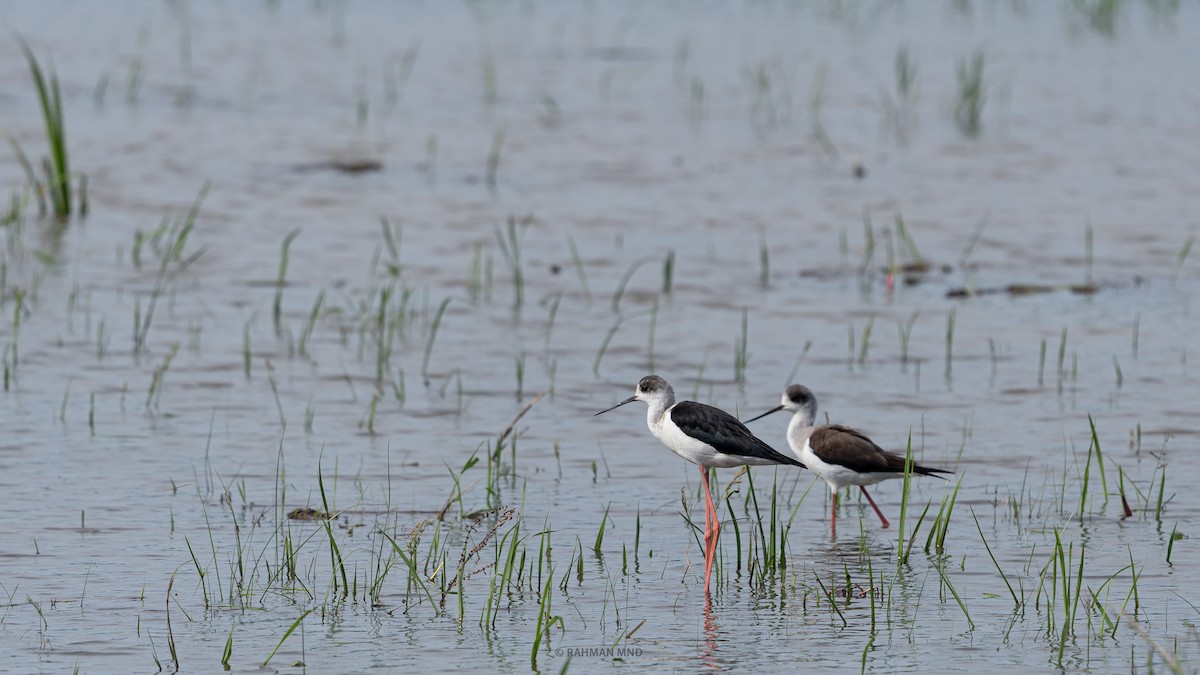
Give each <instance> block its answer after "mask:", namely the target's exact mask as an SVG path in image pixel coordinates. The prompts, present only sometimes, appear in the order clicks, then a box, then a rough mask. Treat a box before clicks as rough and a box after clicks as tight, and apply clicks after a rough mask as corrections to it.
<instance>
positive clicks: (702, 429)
mask: <svg viewBox="0 0 1200 675" xmlns="http://www.w3.org/2000/svg"><path fill="white" fill-rule="evenodd" d="M671 421H672V422H674V423H675V424H676V426H678V427H679V428H680V429H681V430H682V431H683V433H685V434H687V435H688V436H691V437H692V438H695V439H696V440H698V441H701V442H702V443H707V444H709V445H711V446H713V447H714V448H716V449H717V451H718V452H721V453H724V454H726V455H732V456H734V457H757V458H759V459H766V460H770V461H772V462H775V463H777V464H790V465H792V466H798V467H801V468H804V465H803V464H801V463H800V462H799V461H798V460H795V459H792V458H791V457H788V456H787V455H784V454H781V453H779V452H777V451H776V450H775V449H774V448H772V447H771V446H769V445H767V444H766V443H764V442H763V441H761V440H759V439H758V438H757V437H755V435H754V434H752V433H750V430H749V429H747V428H746V425H744V424H742V423H741V422H739V421H738V420H737V418H736V417H734V416H733V415H730V414H729V413H727V412H725V411H724V410H721V409H720V408H714V407H712V406H710V405H704V404H703V403H696V402H695V401H680V402H679V403H677V404H675V406H674V407H673V408H671Z"/></svg>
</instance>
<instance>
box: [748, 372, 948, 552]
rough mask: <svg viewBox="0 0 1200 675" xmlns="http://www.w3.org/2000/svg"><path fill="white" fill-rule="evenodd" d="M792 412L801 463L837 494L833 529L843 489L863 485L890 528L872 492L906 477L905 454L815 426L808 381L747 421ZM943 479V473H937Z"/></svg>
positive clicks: (792, 441) (917, 468) (791, 437)
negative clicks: (870, 487)
mask: <svg viewBox="0 0 1200 675" xmlns="http://www.w3.org/2000/svg"><path fill="white" fill-rule="evenodd" d="M780 410H787V411H789V412H791V413H792V420H791V421H790V422H788V429H787V439H788V445H790V446H791V447H792V452H794V453H796V456H797V457H799V458H800V461H802V462H804V464H805V465H806V466H807V467H808V468H809V469H810V470H811V471H812V472H813V473H815V474H817V475H818V476H820V477H821V478H822V479H824V481H825V482H826V483H828V484H829V489H830V491H832V492H833V510H832V511H831V512H830V515H829V530H830V533H831V534H833V535H835V536H836V534H837V498H838V490H840V489H842V488H844V487H847V486H850V485H857V486H858V488H859V489H860V490H862V493H863V495H864V496H866V498H867V501H868V502H870V503H871V508H873V509H875V513H876V514H877V515H878V516H879V522H880V523H882V524H883V526H884V527H885V528H886V527H888V526H889V525H890V523H888V519H887V518H885V517H884V516H883V512H882V511H880V510H879V506H877V505H876V504H875V500H874V499H872V498H871V493H869V492H867V487H866V486H868V485H874V484H876V483H878V482H880V481H884V480H887V479H889V478H903V477H904V458H903V457H901V456H900V455H897V454H894V453H891V452H888V451H886V450H884V449H883V448H880V447H879V446H878V445H875V442H874V441H872V440H871V439H869V438H867V437H866V435H865V434H863V433H862V432H861V431H859V430H857V429H852V428H850V427H844V426H841V425H839V424H826V425H822V426H819V427H818V426H813V422H814V421H815V420H816V417H817V397H816V396H815V395H814V394H813V393H812V390H811V389H809V388H808V387H805V386H804V385H800V384H793V385H792V386H790V387H788V388H787V390H786V391H785V392H783V402H782V403H780V404H779V405H778V406H777V407H775V408H771V409H770V410H768V411H767V412H765V413H763V414H761V415H759V416H758V417H752V418H750V419H748V420H746V422H747V423H749V422H753V421H754V420H757V419H761V418H763V417H766V416H767V415H770V414H771V413H775V412H779V411H780ZM912 472H913V473H914V474H916V475H920V476H936V474H939V473H954V472H953V471H946V470H945V469H931V468H929V467H925V466H921V465H919V464H916V463H914V464H913V466H912ZM937 477H938V478H941V476H937Z"/></svg>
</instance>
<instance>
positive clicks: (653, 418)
mask: <svg viewBox="0 0 1200 675" xmlns="http://www.w3.org/2000/svg"><path fill="white" fill-rule="evenodd" d="M673 405H675V394H674V392H672V391H665V392H663V393H662V394H661V395H659V396H655V397H654V398H651V399H647V400H646V426H648V427H650V433H652V434H654V436H655V437H656V438H657V437H658V432H659V431H660V430H661V429H662V425H663V421H664V419H665V416H666V413H667V410H668V409H669V408H670V407H671V406H673Z"/></svg>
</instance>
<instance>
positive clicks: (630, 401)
mask: <svg viewBox="0 0 1200 675" xmlns="http://www.w3.org/2000/svg"><path fill="white" fill-rule="evenodd" d="M636 400H637V397H636V396H630V397H629V398H627V399H625V400H624V401H621V402H620V403H618V404H616V405H614V406H613V407H611V408H605V409H604V410H601V411H600V412H598V413H596V415H603V414H604V413H606V412H608V411H609V410H616V409H617V408H620V407H621V406H623V405H625V404H626V403H633V402H634V401H636ZM596 415H592V417H595V416H596Z"/></svg>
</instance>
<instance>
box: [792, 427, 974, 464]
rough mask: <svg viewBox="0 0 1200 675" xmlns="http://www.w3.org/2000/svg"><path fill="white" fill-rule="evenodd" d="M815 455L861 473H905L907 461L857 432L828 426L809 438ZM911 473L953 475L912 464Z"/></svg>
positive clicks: (820, 428)
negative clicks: (905, 462)
mask: <svg viewBox="0 0 1200 675" xmlns="http://www.w3.org/2000/svg"><path fill="white" fill-rule="evenodd" d="M808 444H809V447H811V448H812V451H813V454H815V455H816V456H817V457H820V458H821V459H822V460H823V461H825V462H827V463H829V464H839V465H841V466H844V467H846V468H847V469H850V470H851V471H856V472H858V473H872V472H878V473H904V457H902V456H900V455H897V454H895V453H891V452H888V451H886V450H884V449H883V448H881V447H879V446H878V445H876V444H875V442H874V441H872V440H871V439H870V438H867V435H866V434H864V433H863V432H861V431H859V430H858V429H853V428H851V427H844V426H842V425H840V424H829V425H825V426H822V427H817V428H816V429H815V430H813V433H812V435H811V436H809V438H808ZM912 472H913V473H915V474H917V475H918V476H932V475H934V474H939V473H954V472H953V471H946V470H945V469H931V468H929V467H925V466H921V465H920V464H913V468H912Z"/></svg>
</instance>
